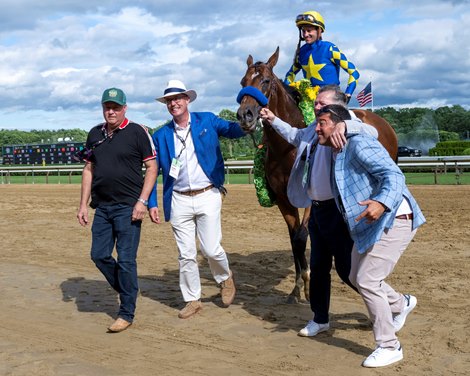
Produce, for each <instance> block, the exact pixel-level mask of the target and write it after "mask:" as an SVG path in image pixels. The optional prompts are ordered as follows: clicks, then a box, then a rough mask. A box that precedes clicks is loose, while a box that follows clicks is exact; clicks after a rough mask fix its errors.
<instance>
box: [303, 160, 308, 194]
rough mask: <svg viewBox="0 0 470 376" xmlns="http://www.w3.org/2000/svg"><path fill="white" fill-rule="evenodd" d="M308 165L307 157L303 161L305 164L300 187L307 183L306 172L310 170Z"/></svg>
mask: <svg viewBox="0 0 470 376" xmlns="http://www.w3.org/2000/svg"><path fill="white" fill-rule="evenodd" d="M309 165H310V161H309V160H308V159H307V160H306V161H305V164H304V172H303V174H302V187H305V186H306V185H307V183H308V179H309V177H308V173H309V171H310V169H309V168H308V167H309Z"/></svg>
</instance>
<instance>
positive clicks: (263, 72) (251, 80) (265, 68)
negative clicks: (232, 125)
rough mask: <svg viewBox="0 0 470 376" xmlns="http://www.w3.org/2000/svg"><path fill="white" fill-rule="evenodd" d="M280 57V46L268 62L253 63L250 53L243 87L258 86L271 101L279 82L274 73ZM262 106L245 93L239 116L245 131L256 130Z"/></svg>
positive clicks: (238, 112) (242, 82)
mask: <svg viewBox="0 0 470 376" xmlns="http://www.w3.org/2000/svg"><path fill="white" fill-rule="evenodd" d="M278 58H279V47H278V48H277V49H276V51H275V52H274V54H273V55H272V56H271V57H270V58H269V60H268V62H267V63H263V62H260V61H258V62H257V63H254V64H253V57H252V56H251V55H249V56H248V59H247V60H246V64H247V66H248V68H247V70H246V73H245V75H244V76H243V78H242V80H241V82H240V83H241V85H242V87H247V86H252V87H255V88H257V89H258V90H259V91H261V92H262V93H263V94H264V96H266V98H268V101H269V100H270V99H271V94H272V92H273V90H275V85H277V84H278V83H279V79H278V78H277V77H276V76H275V75H274V73H273V67H274V66H275V65H276V63H277V59H278ZM261 108H262V105H261V104H260V103H259V102H258V101H257V100H256V99H255V98H254V97H252V96H249V95H245V96H244V97H243V98H242V99H241V101H240V107H239V108H238V111H237V118H238V120H239V121H240V125H241V127H242V128H243V130H244V131H245V132H248V133H252V132H254V130H255V128H256V123H257V121H258V118H259V112H260V110H261Z"/></svg>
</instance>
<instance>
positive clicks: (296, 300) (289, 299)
mask: <svg viewBox="0 0 470 376" xmlns="http://www.w3.org/2000/svg"><path fill="white" fill-rule="evenodd" d="M298 303H299V298H297V297H296V296H294V295H289V296H288V297H287V304H298Z"/></svg>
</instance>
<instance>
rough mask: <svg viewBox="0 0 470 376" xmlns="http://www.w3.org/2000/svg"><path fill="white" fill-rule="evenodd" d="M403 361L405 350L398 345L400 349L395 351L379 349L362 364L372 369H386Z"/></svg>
mask: <svg viewBox="0 0 470 376" xmlns="http://www.w3.org/2000/svg"><path fill="white" fill-rule="evenodd" d="M402 359H403V350H402V349H401V345H400V343H398V349H395V350H390V349H386V348H384V347H377V348H376V349H375V351H374V352H373V353H372V354H370V355H369V356H368V357H367V358H366V360H364V361H363V362H362V366H363V367H370V368H375V367H384V366H388V365H390V364H392V363H395V362H398V361H400V360H402Z"/></svg>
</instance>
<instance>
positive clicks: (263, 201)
mask: <svg viewBox="0 0 470 376" xmlns="http://www.w3.org/2000/svg"><path fill="white" fill-rule="evenodd" d="M265 159H266V147H265V146H264V145H263V144H260V145H258V148H257V149H256V151H255V158H254V161H253V176H254V178H253V183H254V185H255V189H256V197H258V202H259V204H260V205H261V206H262V207H264V208H270V207H272V206H274V205H276V195H275V193H274V192H273V191H272V189H271V188H270V187H269V184H268V182H267V180H266V173H265V171H264V161H265Z"/></svg>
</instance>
